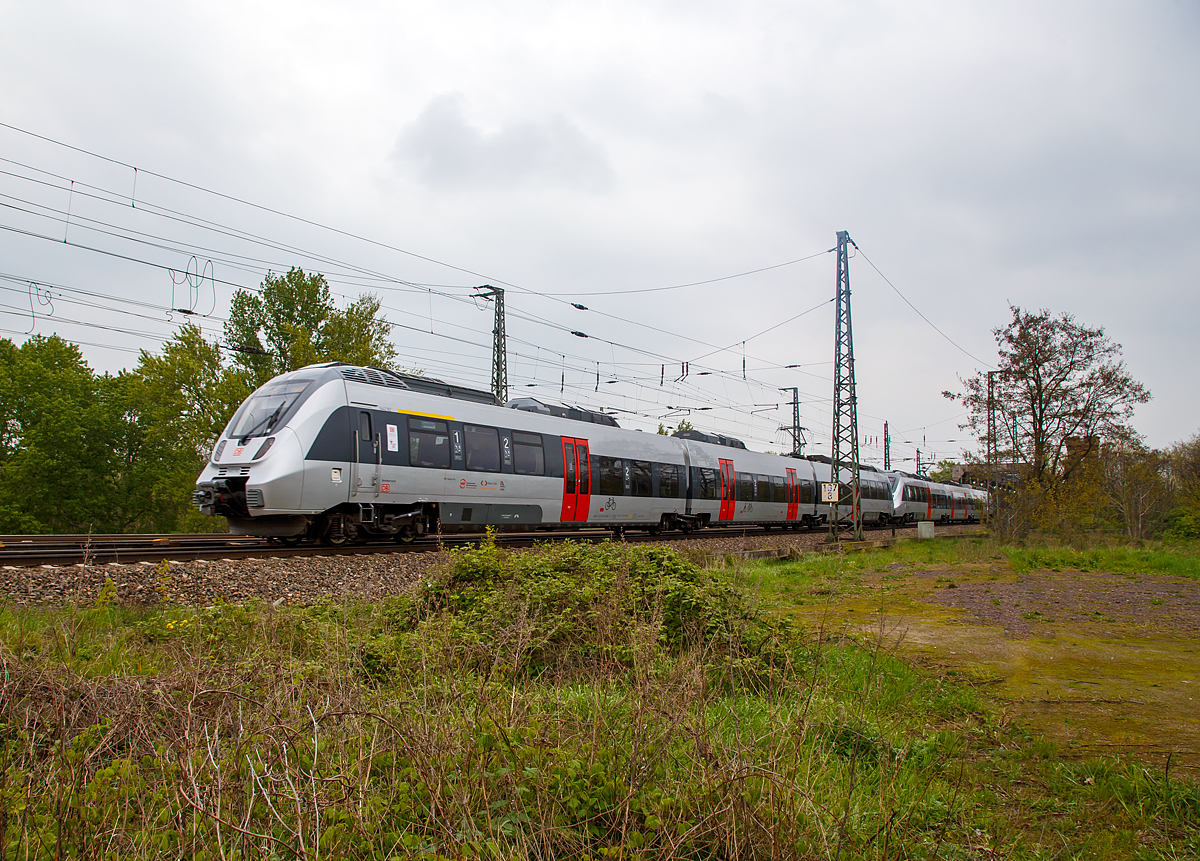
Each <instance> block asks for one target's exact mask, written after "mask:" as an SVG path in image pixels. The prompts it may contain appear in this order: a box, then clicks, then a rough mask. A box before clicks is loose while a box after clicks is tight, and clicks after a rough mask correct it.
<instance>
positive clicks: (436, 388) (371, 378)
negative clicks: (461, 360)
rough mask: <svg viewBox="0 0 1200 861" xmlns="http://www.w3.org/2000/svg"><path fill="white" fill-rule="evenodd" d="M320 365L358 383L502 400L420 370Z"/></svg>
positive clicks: (492, 402)
mask: <svg viewBox="0 0 1200 861" xmlns="http://www.w3.org/2000/svg"><path fill="white" fill-rule="evenodd" d="M315 367H318V368H328V369H330V370H333V371H337V372H338V373H340V374H341V377H342V379H344V380H349V381H351V382H355V383H366V384H367V385H369V386H384V387H386V388H389V389H407V390H408V391H412V392H420V393H421V394H424V395H438V396H439V397H443V398H453V399H455V400H458V401H471V402H473V403H477V404H489V405H491V406H499V404H500V402H499V401H497V400H496V396H495V395H493V394H492V393H491V392H485V391H483V390H481V389H472V388H468V387H467V386H458V385H455V384H454V383H447V382H445V381H444V380H439V379H435V378H434V377H421V376H417V375H416V374H404V373H401V372H399V371H392V370H389V369H386V368H371V367H365V366H361V365H350V364H347V363H345V362H328V363H326V364H323V365H316V366H315Z"/></svg>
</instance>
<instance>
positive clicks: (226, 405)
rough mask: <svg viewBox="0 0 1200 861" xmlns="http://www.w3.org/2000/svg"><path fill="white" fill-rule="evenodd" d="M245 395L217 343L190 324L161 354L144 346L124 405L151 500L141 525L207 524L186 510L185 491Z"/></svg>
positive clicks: (191, 528)
mask: <svg viewBox="0 0 1200 861" xmlns="http://www.w3.org/2000/svg"><path fill="white" fill-rule="evenodd" d="M244 397H245V384H244V382H243V381H242V380H241V379H240V377H239V376H238V375H237V374H236V373H235V372H230V371H229V370H227V369H225V368H223V367H222V365H221V354H220V350H219V349H218V347H217V346H216V345H215V344H210V343H208V342H207V341H205V340H204V337H203V334H202V333H201V332H200V330H199V329H198V328H197V327H195V326H193V325H191V324H187V325H185V326H183V327H182V328H181V329H180V330H179V331H178V332H177V333H176V334H175V337H174V338H172V339H171V340H170V341H168V342H167V343H166V344H165V345H164V346H163V350H162V352H161V353H160V354H159V355H153V354H151V353H148V352H146V351H144V350H143V351H142V354H141V356H140V358H139V359H138V365H137V368H136V369H135V370H134V371H133V372H132V373H131V374H130V381H129V402H130V409H131V411H132V413H133V415H134V416H135V420H136V422H137V426H138V429H139V432H140V433H141V435H142V439H143V445H142V450H141V456H140V457H139V459H138V463H137V465H136V467H137V472H138V474H139V477H140V486H141V488H142V492H143V493H145V494H147V495H148V496H150V498H151V499H153V500H154V505H153V507H152V509H151V511H150V514H149V518H148V521H147V522H145V523H143V524H142V527H143V528H146V529H150V530H151V531H154V532H171V531H184V532H198V531H204V530H207V529H211V528H213V525H214V521H213V520H212V518H206V517H203V516H202V515H201V514H200V513H199V512H198V511H197V510H196V509H195V508H193V507H192V504H191V494H192V491H193V490H194V489H195V482H196V476H197V475H199V474H200V471H201V470H202V469H203V468H204V463H205V461H207V459H208V454H209V452H210V451H211V450H212V446H213V444H214V443H215V442H216V438H217V435H218V434H219V433H220V432H221V429H222V428H223V427H224V426H225V424H226V423H227V422H228V421H229V418H230V416H231V415H232V414H233V411H234V410H236V409H237V407H238V404H240V403H241V401H242V400H243V399H244Z"/></svg>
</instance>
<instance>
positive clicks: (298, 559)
mask: <svg viewBox="0 0 1200 861" xmlns="http://www.w3.org/2000/svg"><path fill="white" fill-rule="evenodd" d="M977 530H978V527H976V526H951V527H939V528H938V533H939V534H940V535H953V534H955V533H958V532H964V531H967V532H975V531H977ZM897 534H898V535H900V536H902V537H911V536H913V534H914V533H913V530H897ZM827 536H828V533H826V532H824V531H814V532H783V531H771V532H761V531H754V532H747V533H746V534H744V535H738V536H722V537H720V538H680V539H664V540H663V541H661V542H659V543H661V544H663V545H665V546H667V547H670V548H671V549H673V550H676V551H678V552H680V553H681V554H683V555H685V556H687V557H689V558H691V559H694V560H696V561H697V562H700V561H702V560H703V558H704V557H705V556H708V555H711V556H717V557H720V556H724V555H725V554H730V553H740V552H744V551H750V550H767V549H778V550H790V549H795V550H798V551H804V550H812V549H814V548H815V547H817V546H818V545H820V544H823V543H825V542H826V540H827ZM889 537H891V531H890V530H887V529H880V530H874V531H871V532H868V533H867V538H869V539H870V538H889ZM509 552H514V553H522V552H526V551H524V550H519V549H515V550H512V551H509ZM449 555H450V554H448V553H445V552H419V553H417V552H399V553H382V554H380V553H374V554H367V555H363V556H289V557H280V556H264V557H262V558H255V559H217V560H195V561H188V562H177V561H171V562H170V563H169V565H163V563H152V562H136V563H132V564H118V563H110V564H107V565H70V566H64V567H57V566H38V567H28V568H21V567H15V566H4V567H3V568H0V589H3V593H4V595H5V596H7V599H8V600H9V601H10V602H12V603H14V604H18V605H37V604H49V605H55V604H68V603H72V602H75V603H83V604H86V603H91V602H92V601H94V600H95V599H96V596H97V595H98V594H100V592H101V590H102V589H104V587H105V583H106V582H107V581H108V580H112V582H113V585H114V586H115V587H116V600H117V601H118V602H120V603H122V604H158V603H161V602H163V601H170V602H173V603H177V604H186V605H194V606H208V605H211V604H215V603H217V602H219V601H226V602H230V603H235V604H236V603H243V602H246V601H251V600H261V601H267V602H270V603H275V602H279V603H286V604H308V603H312V602H314V601H321V600H329V599H340V598H345V597H351V596H352V597H355V598H359V599H365V600H373V599H378V598H382V597H384V596H387V595H396V594H400V593H402V592H405V591H407V590H408V589H410V588H411V587H412V585H413V584H414V583H415V582H417V581H418V580H419V579H420V578H421V577H422V576H424V575H425V574H426V573H429V572H432V571H435V570H438V569H439V568H440V567H441V566H444V565H446V564H447V563H448V560H449ZM168 568H169V572H168V570H167V569H168Z"/></svg>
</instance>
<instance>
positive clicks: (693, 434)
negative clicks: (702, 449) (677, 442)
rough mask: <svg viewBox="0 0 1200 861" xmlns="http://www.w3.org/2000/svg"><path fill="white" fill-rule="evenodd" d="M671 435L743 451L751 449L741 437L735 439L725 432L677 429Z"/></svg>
mask: <svg viewBox="0 0 1200 861" xmlns="http://www.w3.org/2000/svg"><path fill="white" fill-rule="evenodd" d="M671 436H673V437H677V438H679V439H690V440H694V441H695V442H707V443H711V444H713V445H723V446H726V447H728V448H740V449H742V450H743V451H748V450H749V449H747V448H746V444H745V443H744V442H742V441H741V440H740V439H734V438H733V437H731V436H725V435H724V434H719V433H705V432H704V431H698V430H682V431H678V430H677V431H675V433H673V434H671Z"/></svg>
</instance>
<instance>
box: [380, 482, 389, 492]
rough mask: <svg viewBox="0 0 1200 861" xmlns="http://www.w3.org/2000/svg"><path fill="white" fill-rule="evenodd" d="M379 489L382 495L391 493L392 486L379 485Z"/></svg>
mask: <svg viewBox="0 0 1200 861" xmlns="http://www.w3.org/2000/svg"><path fill="white" fill-rule="evenodd" d="M379 489H380V490H381V491H383V492H384V493H391V492H392V486H391V485H390V484H381V485H380V486H379Z"/></svg>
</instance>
